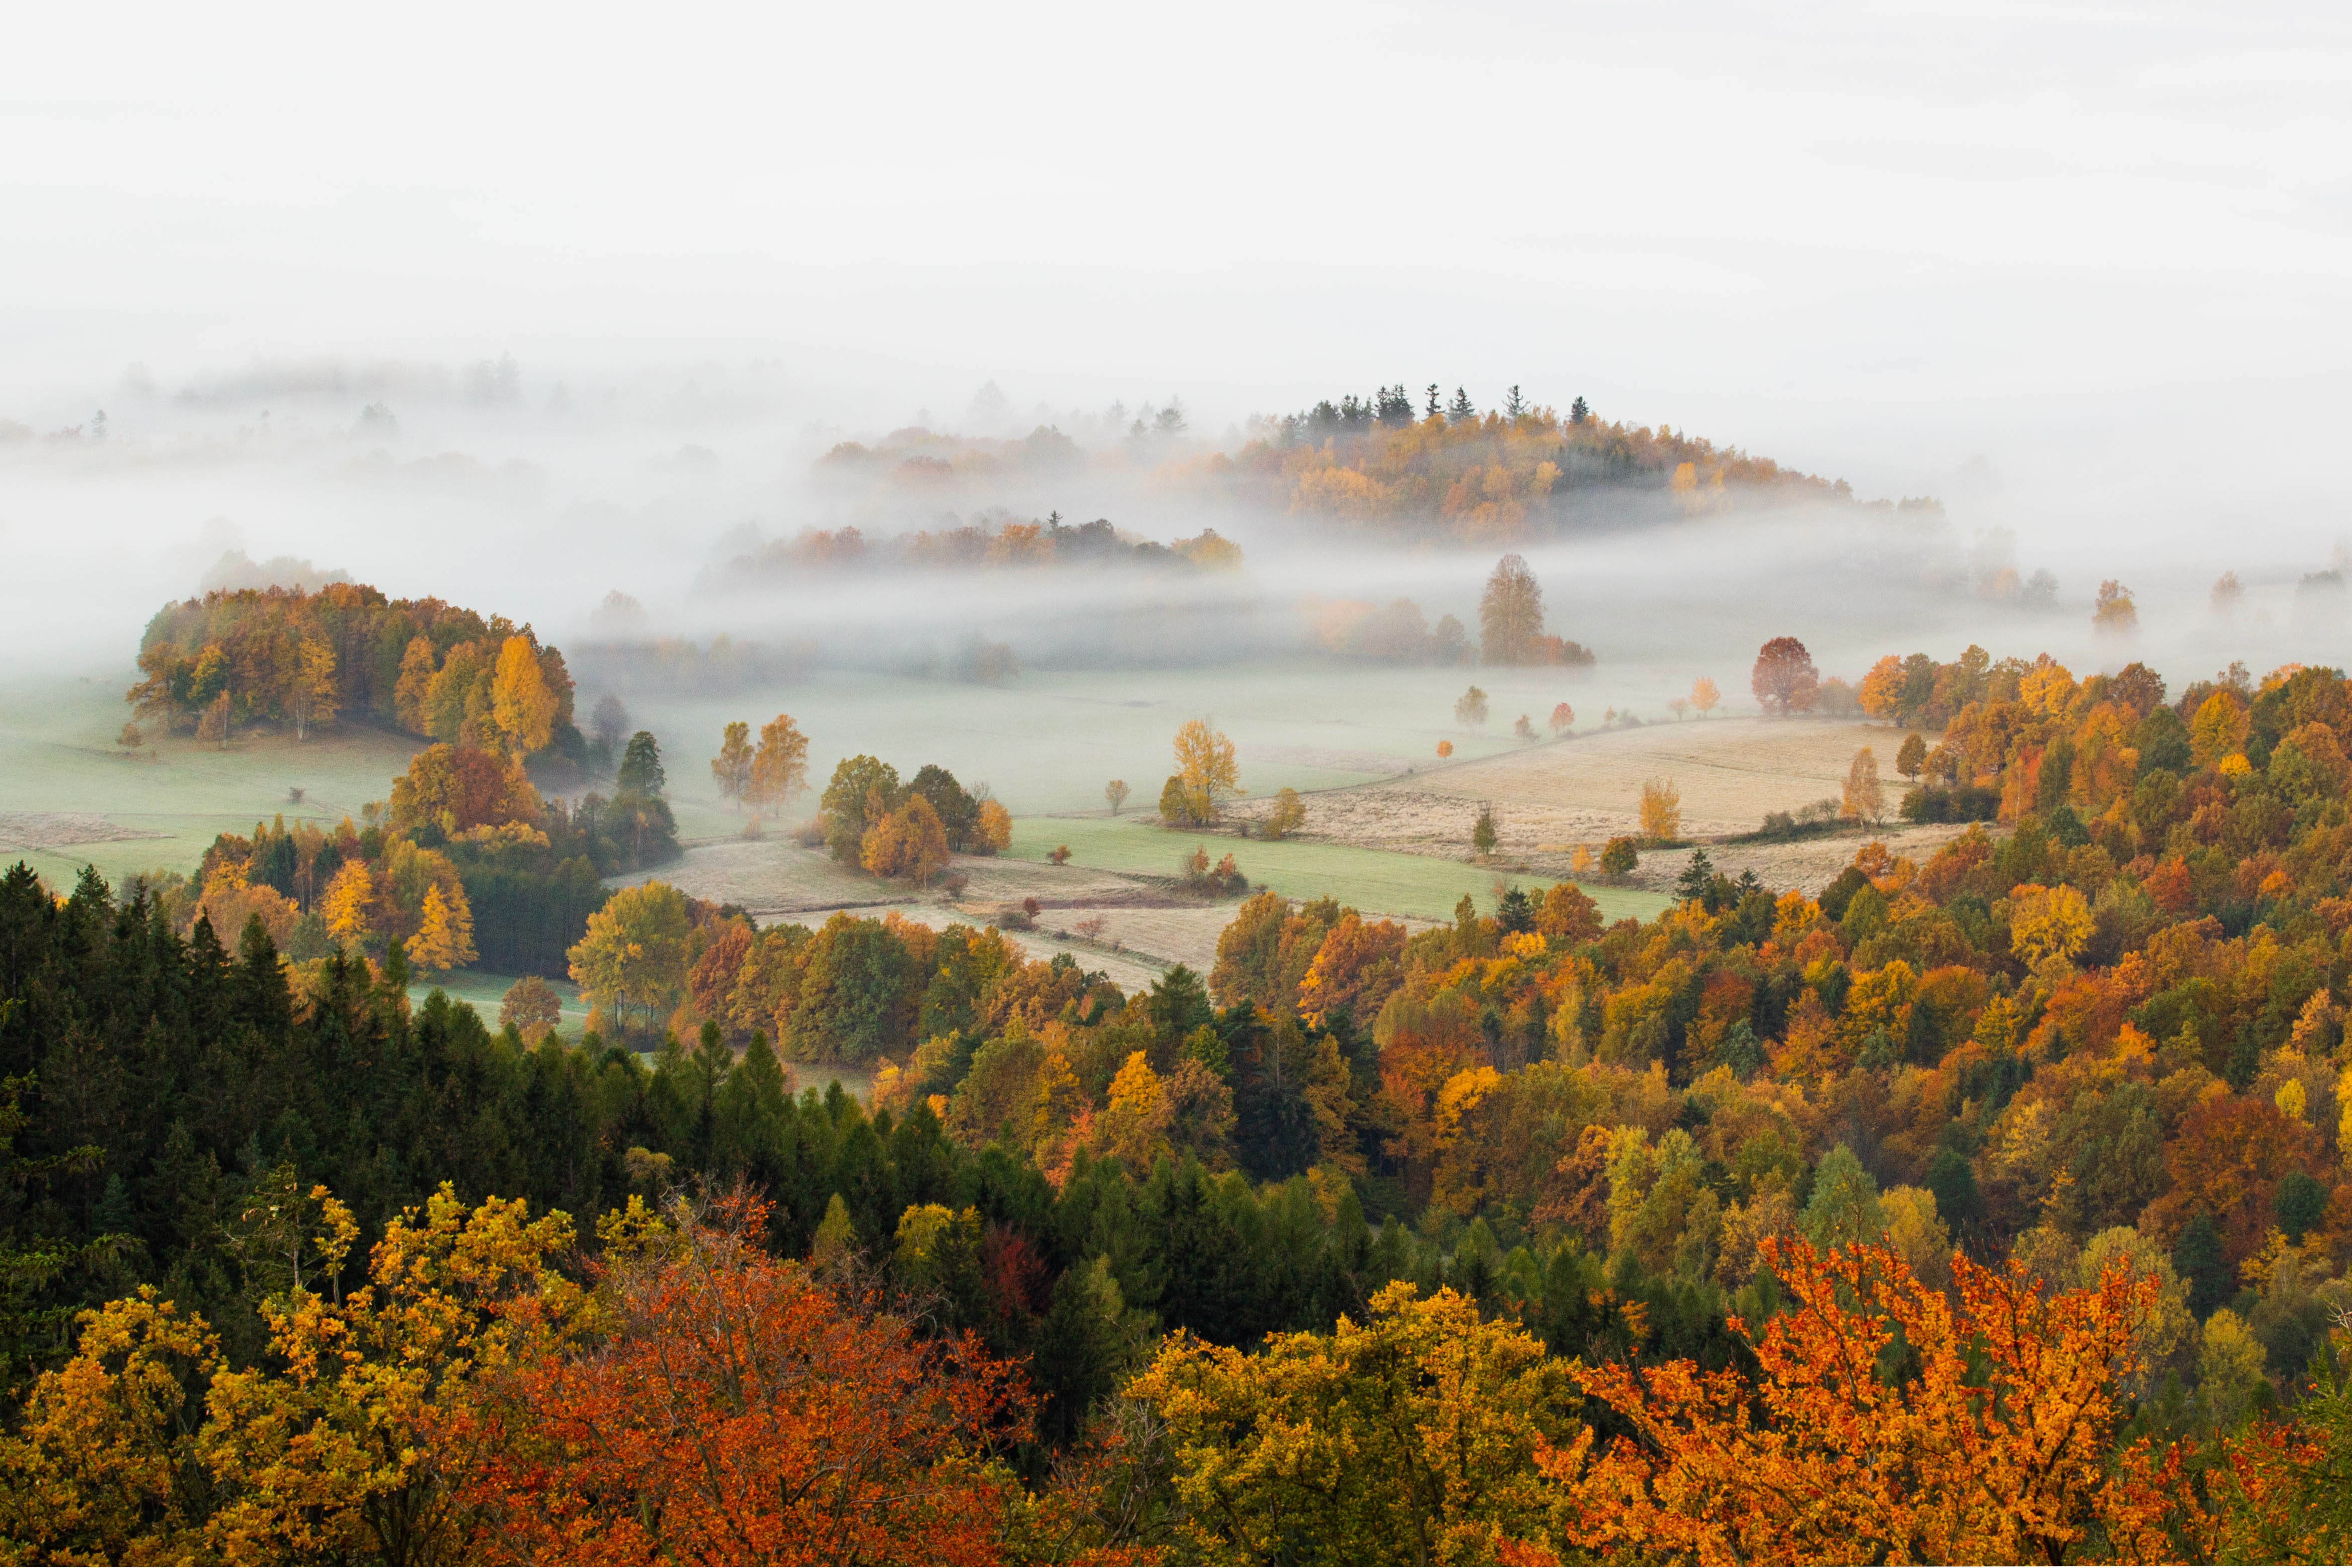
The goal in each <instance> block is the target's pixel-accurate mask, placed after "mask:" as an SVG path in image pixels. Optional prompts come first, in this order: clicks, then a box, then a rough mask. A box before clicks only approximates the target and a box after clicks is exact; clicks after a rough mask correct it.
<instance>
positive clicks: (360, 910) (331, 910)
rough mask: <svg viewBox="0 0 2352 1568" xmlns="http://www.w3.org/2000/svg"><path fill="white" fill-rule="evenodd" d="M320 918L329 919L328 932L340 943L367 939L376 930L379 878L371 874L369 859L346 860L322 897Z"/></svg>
mask: <svg viewBox="0 0 2352 1568" xmlns="http://www.w3.org/2000/svg"><path fill="white" fill-rule="evenodd" d="M319 918H320V920H322V921H326V923H327V934H328V935H330V936H331V937H333V938H334V939H335V940H336V941H337V942H345V943H355V942H365V941H366V940H367V939H368V937H369V936H370V935H372V934H373V931H374V923H375V879H374V878H373V877H371V876H369V875H368V868H367V863H366V862H365V861H362V860H346V861H344V862H343V865H342V868H341V869H340V870H338V871H337V872H336V873H335V875H334V879H333V880H331V881H330V882H329V883H328V884H327V891H326V896H325V897H323V898H321V899H320V900H319Z"/></svg>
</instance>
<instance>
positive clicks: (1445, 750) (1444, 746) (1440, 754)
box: [1437, 741, 1454, 763]
mask: <svg viewBox="0 0 2352 1568" xmlns="http://www.w3.org/2000/svg"><path fill="white" fill-rule="evenodd" d="M1453 754H1454V742H1451V741H1440V742H1437V760H1438V761H1439V762H1441V763H1442V762H1444V760H1445V759H1446V758H1448V757H1450V756H1452V755H1453Z"/></svg>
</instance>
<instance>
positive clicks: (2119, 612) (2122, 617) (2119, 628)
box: [2091, 577, 2139, 637]
mask: <svg viewBox="0 0 2352 1568" xmlns="http://www.w3.org/2000/svg"><path fill="white" fill-rule="evenodd" d="M2091 629H2092V630H2093V631H2095V632H2102V633H2105V634H2106V635H2108V636H2111V637H2112V636H2119V635H2121V634H2123V633H2125V632H2131V631H2137V630H2138V629H2139V609H2138V607H2137V605H2134V604H2133V603H2132V595H2131V590H2130V589H2129V588H2126V587H2125V586H2124V585H2123V584H2121V583H2118V582H2116V580H2115V579H2114V578H2112V577H2110V578H2108V579H2107V580H2106V581H2105V582H2104V583H2102V584H2099V597H2098V602H2097V603H2096V604H2095V605H2093V606H2092V607H2091Z"/></svg>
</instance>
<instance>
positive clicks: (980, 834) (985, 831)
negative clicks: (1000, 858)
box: [971, 800, 1013, 855]
mask: <svg viewBox="0 0 2352 1568" xmlns="http://www.w3.org/2000/svg"><path fill="white" fill-rule="evenodd" d="M971 842H972V847H973V848H974V849H977V850H978V851H979V852H980V853H982V855H994V854H997V853H999V852H1000V851H1002V850H1003V848H1004V847H1005V846H1006V845H1008V844H1010V843H1012V842H1013V814H1012V813H1011V812H1009V811H1007V810H1005V809H1004V803H1003V801H1001V800H983V801H982V802H981V803H980V820H979V823H978V824H977V826H975V827H974V828H973V830H972V837H971Z"/></svg>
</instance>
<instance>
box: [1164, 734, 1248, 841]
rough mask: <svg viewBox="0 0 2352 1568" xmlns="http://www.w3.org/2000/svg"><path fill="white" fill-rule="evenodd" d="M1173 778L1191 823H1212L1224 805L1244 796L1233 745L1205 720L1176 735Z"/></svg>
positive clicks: (1220, 813) (1221, 813) (1220, 814)
mask: <svg viewBox="0 0 2352 1568" xmlns="http://www.w3.org/2000/svg"><path fill="white" fill-rule="evenodd" d="M1175 750H1176V778H1177V781H1178V783H1179V784H1180V785H1181V788H1182V790H1183V793H1184V809H1185V813H1186V815H1187V816H1190V817H1191V819H1192V821H1194V822H1214V821H1216V820H1217V818H1218V817H1219V816H1223V813H1224V809H1225V803H1226V802H1227V801H1230V800H1232V799H1233V798H1234V796H1235V795H1240V794H1242V793H1243V790H1242V787H1241V771H1240V767H1239V764H1237V763H1235V761H1234V743H1233V742H1232V741H1230V740H1228V739H1226V737H1225V736H1224V735H1223V733H1222V732H1220V731H1216V730H1213V729H1211V728H1210V727H1209V721H1207V720H1205V719H1192V720H1188V721H1186V722H1185V724H1184V727H1183V728H1182V729H1181V730H1179V731H1176V745H1175Z"/></svg>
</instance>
